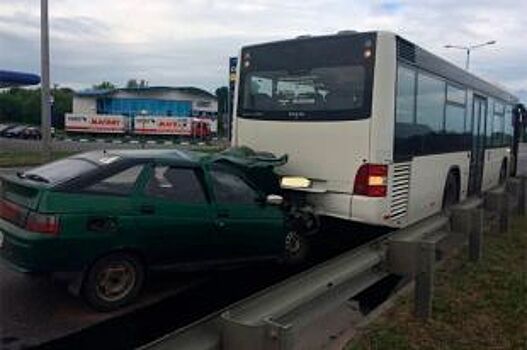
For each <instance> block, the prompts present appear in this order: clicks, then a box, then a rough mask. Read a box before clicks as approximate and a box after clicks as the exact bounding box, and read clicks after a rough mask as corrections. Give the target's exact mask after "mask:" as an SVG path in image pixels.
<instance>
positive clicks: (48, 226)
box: [26, 212, 59, 235]
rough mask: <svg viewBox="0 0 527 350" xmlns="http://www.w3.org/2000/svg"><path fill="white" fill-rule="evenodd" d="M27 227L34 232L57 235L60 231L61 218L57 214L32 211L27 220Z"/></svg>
mask: <svg viewBox="0 0 527 350" xmlns="http://www.w3.org/2000/svg"><path fill="white" fill-rule="evenodd" d="M26 229H27V230H28V231H32V232H38V233H44V234H49V235H57V234H58V233H59V219H58V217H57V216H55V215H46V214H40V213H35V212H30V213H29V215H28V216H27V220H26Z"/></svg>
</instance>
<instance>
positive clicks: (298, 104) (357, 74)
mask: <svg viewBox="0 0 527 350" xmlns="http://www.w3.org/2000/svg"><path fill="white" fill-rule="evenodd" d="M373 39H374V38H373V37H372V36H371V35H353V36H343V37H322V38H314V39H299V40H295V41H287V42H281V43H274V44H268V45H261V46H256V47H249V48H246V49H244V50H243V51H242V63H241V79H240V80H241V82H240V87H239V91H240V95H239V96H240V98H239V105H238V110H239V113H238V114H239V116H241V117H246V118H255V119H283V120H302V119H305V120H313V119H321V120H327V119H330V120H331V119H362V118H367V117H368V116H369V112H370V104H371V85H372V75H373V62H372V61H373Z"/></svg>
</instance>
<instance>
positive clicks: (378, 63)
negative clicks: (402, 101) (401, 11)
mask: <svg viewBox="0 0 527 350" xmlns="http://www.w3.org/2000/svg"><path fill="white" fill-rule="evenodd" d="M396 72H397V59H396V45H395V35H394V34H393V33H387V32H379V33H378V35H377V52H376V57H375V75H374V82H373V94H372V95H373V98H372V118H371V134H370V140H371V145H370V163H379V164H383V163H384V164H385V163H391V162H392V160H393V142H394V141H393V137H394V136H393V135H394V122H395V116H394V113H395V93H394V89H395V80H396Z"/></svg>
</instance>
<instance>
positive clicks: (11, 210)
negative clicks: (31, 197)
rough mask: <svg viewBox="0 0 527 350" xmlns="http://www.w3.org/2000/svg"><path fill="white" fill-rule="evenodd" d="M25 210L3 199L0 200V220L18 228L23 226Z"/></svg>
mask: <svg viewBox="0 0 527 350" xmlns="http://www.w3.org/2000/svg"><path fill="white" fill-rule="evenodd" d="M26 216H27V210H26V209H24V208H22V207H21V206H19V205H16V204H15V203H11V202H9V201H7V200H5V199H2V200H0V218H2V219H4V220H6V221H9V222H11V223H13V224H15V225H18V226H24V222H25V220H26Z"/></svg>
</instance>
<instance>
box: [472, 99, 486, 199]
mask: <svg viewBox="0 0 527 350" xmlns="http://www.w3.org/2000/svg"><path fill="white" fill-rule="evenodd" d="M486 116H487V99H486V98H484V97H481V96H477V95H474V102H473V106H472V135H471V136H472V153H471V157H470V175H469V179H468V194H469V196H473V195H477V194H479V193H480V192H481V183H482V179H483V165H484V163H485V121H486V119H487V118H486Z"/></svg>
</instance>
